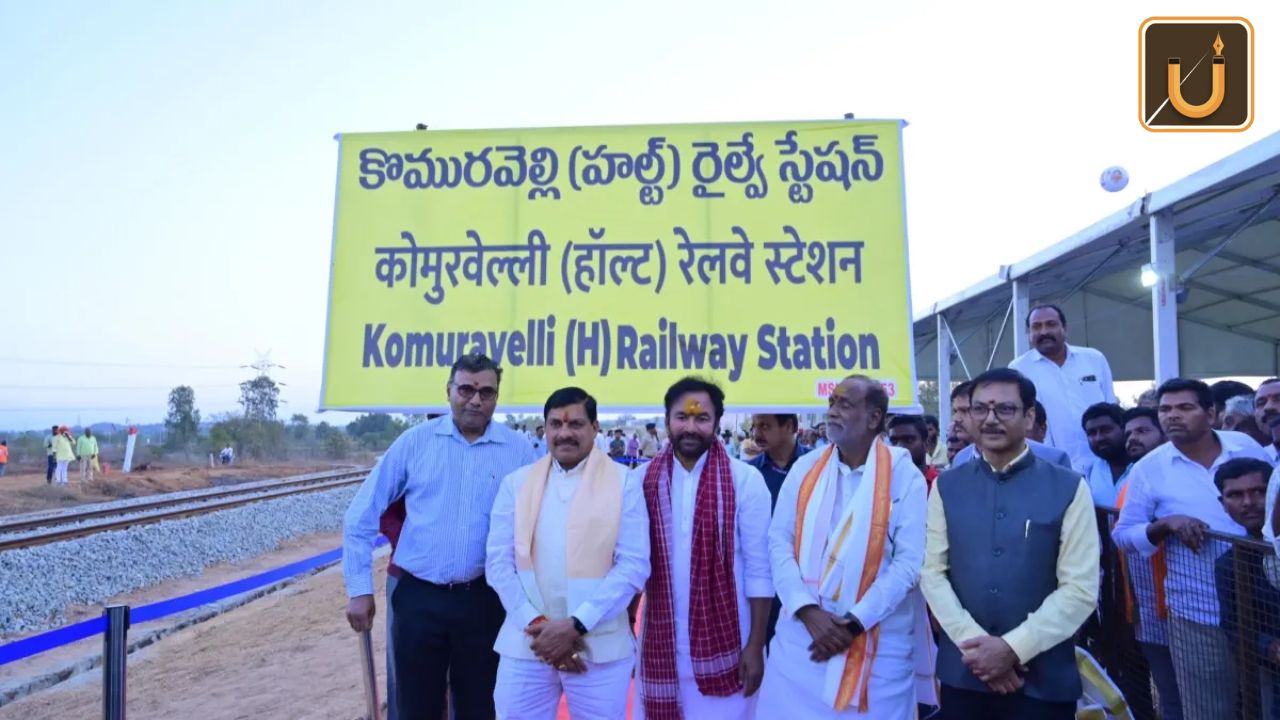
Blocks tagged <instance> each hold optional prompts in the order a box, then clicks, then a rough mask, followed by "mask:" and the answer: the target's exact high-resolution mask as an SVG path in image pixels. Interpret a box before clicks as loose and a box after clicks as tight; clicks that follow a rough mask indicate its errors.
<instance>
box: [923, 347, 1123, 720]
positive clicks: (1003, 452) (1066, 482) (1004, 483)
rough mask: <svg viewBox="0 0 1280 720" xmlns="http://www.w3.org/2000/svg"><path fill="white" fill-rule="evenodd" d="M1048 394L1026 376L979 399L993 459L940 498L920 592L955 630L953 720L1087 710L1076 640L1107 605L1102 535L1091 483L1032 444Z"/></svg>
mask: <svg viewBox="0 0 1280 720" xmlns="http://www.w3.org/2000/svg"><path fill="white" fill-rule="evenodd" d="M1035 400H1036V390H1035V386H1034V385H1032V383H1031V381H1030V380H1028V379H1027V378H1026V377H1024V376H1023V375H1021V374H1020V373H1018V372H1017V371H1016V370H1009V369H1004V368H1001V369H998V370H990V371H988V372H986V373H983V374H982V375H980V376H978V378H977V379H975V380H974V381H973V385H972V387H971V389H970V406H969V410H968V412H969V417H970V420H969V427H970V428H972V429H973V430H975V431H976V432H977V435H976V437H975V438H974V441H975V442H976V443H977V447H978V450H979V451H980V453H981V458H979V459H976V460H975V461H974V462H969V463H964V464H962V465H957V466H956V467H954V468H953V469H951V470H948V471H947V472H945V473H943V474H942V476H941V477H939V478H938V480H937V482H936V484H935V485H934V492H933V493H932V494H931V495H930V497H929V521H928V539H927V545H926V550H925V561H924V569H923V571H922V573H921V576H920V586H921V588H922V589H923V590H924V594H925V598H927V599H928V601H929V607H930V609H931V610H932V611H933V614H934V617H936V618H937V620H938V622H939V624H941V626H942V629H943V634H942V637H941V638H940V641H939V644H938V679H939V680H940V681H941V683H942V694H941V698H940V700H941V704H942V712H941V714H940V715H939V716H938V717H939V718H943V719H951V720H969V719H972V718H981V720H1026V719H1028V718H1035V719H1036V720H1058V719H1061V720H1070V719H1071V718H1074V717H1075V708H1076V702H1077V700H1078V699H1079V698H1080V694H1081V684H1080V674H1079V672H1078V671H1077V670H1076V661H1075V648H1074V647H1073V645H1072V638H1073V637H1074V636H1075V633H1076V631H1077V630H1078V629H1079V628H1080V626H1081V624H1083V623H1084V621H1085V620H1086V619H1087V618H1088V617H1089V614H1090V613H1092V612H1093V610H1094V607H1095V605H1096V604H1097V597H1098V564H1099V547H1098V528H1097V522H1096V521H1095V520H1094V514H1093V502H1092V498H1091V496H1090V493H1089V486H1088V484H1086V483H1085V482H1084V480H1083V479H1082V478H1081V477H1080V475H1079V474H1078V473H1076V472H1073V471H1072V470H1069V469H1067V468H1063V467H1060V466H1057V465H1054V464H1051V463H1048V462H1045V461H1044V460H1041V459H1039V458H1037V457H1036V456H1035V455H1034V454H1033V453H1032V452H1031V451H1030V450H1029V449H1028V446H1027V442H1026V436H1027V432H1028V430H1030V428H1031V423H1032V420H1033V417H1032V414H1033V412H1034V410H1033V408H1034V406H1035Z"/></svg>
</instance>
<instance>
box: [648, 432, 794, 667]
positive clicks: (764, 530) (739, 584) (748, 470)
mask: <svg viewBox="0 0 1280 720" xmlns="http://www.w3.org/2000/svg"><path fill="white" fill-rule="evenodd" d="M706 464H707V456H706V455H705V454H704V455H703V456H702V457H701V458H699V459H698V462H697V463H695V464H694V466H693V470H692V471H689V470H685V469H684V466H683V465H681V464H680V461H679V460H675V461H673V462H672V463H671V518H672V524H673V525H674V526H675V527H673V528H672V539H673V543H672V547H671V577H672V580H673V582H672V583H671V587H672V593H673V595H674V596H675V611H676V669H677V671H678V672H679V675H680V678H681V680H692V679H693V661H692V659H691V657H690V654H689V590H690V579H689V578H690V574H691V564H692V563H691V560H692V553H693V510H694V507H695V498H696V496H697V490H698V484H699V483H700V482H702V471H703V469H704V468H705V467H706ZM647 467H648V465H641V466H640V467H638V468H636V469H635V470H632V471H631V477H632V478H636V479H638V482H643V481H644V474H645V470H646V468H647ZM729 467H730V469H731V471H732V473H733V493H734V504H735V507H736V513H735V520H734V530H735V532H736V535H737V537H736V538H734V543H733V574H734V585H735V587H736V588H737V591H738V625H739V628H740V630H741V632H742V644H743V646H744V647H745V646H746V644H747V638H748V636H749V635H750V633H751V607H750V605H749V604H748V603H747V598H770V599H772V598H773V581H772V579H771V576H770V570H769V515H770V512H771V510H770V505H771V499H770V496H769V487H768V486H767V485H765V484H764V477H763V476H761V475H760V471H759V470H757V469H755V468H754V467H752V466H751V465H748V464H747V463H744V462H742V461H741V460H734V459H732V458H730V459H729Z"/></svg>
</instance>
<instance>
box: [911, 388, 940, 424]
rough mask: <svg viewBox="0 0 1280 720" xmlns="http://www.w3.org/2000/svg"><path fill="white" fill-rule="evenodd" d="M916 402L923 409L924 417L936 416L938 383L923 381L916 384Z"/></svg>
mask: <svg viewBox="0 0 1280 720" xmlns="http://www.w3.org/2000/svg"><path fill="white" fill-rule="evenodd" d="M916 388H917V389H916V400H917V401H918V402H919V403H920V407H923V408H924V414H925V415H934V416H936V415H937V414H938V383H937V381H936V380H924V381H922V382H920V383H917V384H916Z"/></svg>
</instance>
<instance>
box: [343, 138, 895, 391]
mask: <svg viewBox="0 0 1280 720" xmlns="http://www.w3.org/2000/svg"><path fill="white" fill-rule="evenodd" d="M901 128H902V123H901V122H900V121H897V120H878V121H854V120H846V121H835V122H790V123H729V124H714V125H664V126H630V127H602V128H554V129H537V130H485V131H444V132H440V131H434V130H433V131H427V132H397V133H376V134H349V135H342V136H341V137H340V149H339V164H338V191H337V199H336V207H335V219H334V239H333V257H332V269H331V281H330V288H329V314H328V325H327V339H326V342H325V368H324V388H323V390H322V391H321V395H322V397H321V406H322V408H324V409H327V410H375V409H377V410H387V411H406V412H407V411H427V410H431V409H441V408H443V407H445V406H446V393H445V385H446V382H447V380H448V374H449V367H450V365H452V363H453V361H454V360H455V359H457V358H458V357H459V355H460V354H462V353H467V352H474V351H479V352H482V353H484V354H486V355H488V356H490V357H492V358H494V359H495V360H496V361H497V362H498V363H499V364H500V365H501V366H502V367H503V377H502V388H501V392H502V395H501V400H500V403H501V407H502V408H504V409H510V410H517V409H522V410H531V409H538V410H540V409H541V408H542V405H543V402H544V401H545V400H546V397H547V396H548V395H549V394H550V393H551V391H553V390H555V389H556V388H560V387H564V386H566V385H578V386H581V387H583V388H585V389H587V390H588V391H589V392H591V393H592V394H593V395H595V396H596V398H597V399H598V400H599V401H600V404H601V405H602V407H604V408H606V409H608V410H614V411H622V410H651V409H655V408H661V406H662V393H663V391H664V389H665V388H666V387H667V385H668V384H670V383H672V382H674V381H675V380H677V379H678V378H680V377H682V376H684V375H688V374H696V375H700V376H704V377H709V378H711V379H714V380H716V381H718V382H720V383H721V385H722V386H723V387H724V389H725V393H726V395H727V399H726V402H727V405H728V406H729V407H730V408H733V409H736V410H753V409H759V410H775V411H779V412H781V411H786V410H796V411H804V410H814V409H817V408H821V407H825V405H826V398H827V395H828V394H829V393H830V391H831V388H832V387H833V386H834V385H835V384H836V383H837V382H838V381H839V380H840V379H841V378H843V377H845V376H846V375H849V374H852V373H862V374H865V375H869V376H870V377H872V378H875V379H877V380H879V381H881V382H882V383H883V384H884V385H885V387H886V388H887V389H888V390H889V392H890V397H891V398H892V405H893V406H894V407H899V408H903V407H911V406H914V405H915V397H914V395H915V366H914V353H913V351H912V340H911V338H912V335H911V317H910V305H911V303H910V297H909V292H908V279H907V243H906V217H905V206H904V200H903V174H902V173H903V171H902V132H901Z"/></svg>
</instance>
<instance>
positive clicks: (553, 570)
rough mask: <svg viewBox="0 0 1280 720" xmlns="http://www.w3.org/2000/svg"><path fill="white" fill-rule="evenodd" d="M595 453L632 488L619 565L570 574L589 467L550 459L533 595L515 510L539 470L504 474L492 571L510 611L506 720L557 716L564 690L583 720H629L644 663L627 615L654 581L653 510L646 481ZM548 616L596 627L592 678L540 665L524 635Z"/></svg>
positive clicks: (499, 703)
mask: <svg viewBox="0 0 1280 720" xmlns="http://www.w3.org/2000/svg"><path fill="white" fill-rule="evenodd" d="M593 456H598V459H597V462H600V463H606V464H607V465H605V466H604V467H606V468H608V471H609V472H612V473H616V477H617V478H618V480H619V481H620V482H622V483H623V487H622V492H621V516H620V518H619V520H618V527H617V540H616V542H615V544H614V547H613V566H612V568H610V569H609V571H608V573H607V574H606V575H605V576H604V577H603V578H601V579H596V580H584V579H579V578H571V577H570V572H569V569H570V568H569V562H568V556H569V554H570V553H571V552H572V549H571V548H569V547H568V538H569V530H568V527H569V524H570V520H571V509H572V508H573V501H574V499H575V496H576V494H577V492H578V488H579V486H580V483H581V482H582V481H583V478H584V475H585V474H586V473H585V470H586V466H587V464H588V463H587V461H583V462H582V463H580V464H579V465H578V466H577V467H575V468H574V469H573V470H570V471H568V472H566V471H565V470H564V469H562V468H561V467H560V465H559V463H557V462H555V460H554V459H551V458H547V460H550V465H551V467H550V472H549V474H548V476H547V485H546V488H545V490H544V492H543V494H542V501H541V505H540V507H539V509H538V512H537V520H536V530H535V532H534V534H533V541H532V553H531V554H532V571H533V581H534V584H535V585H536V591H535V592H532V593H531V592H530V590H531V588H530V587H529V578H527V577H526V578H525V579H524V581H522V579H521V577H520V573H519V571H518V562H517V550H516V543H517V535H518V533H517V524H518V523H517V521H516V514H517V512H518V507H519V500H520V498H521V489H522V487H523V485H524V483H525V482H527V481H528V477H529V474H530V472H529V471H530V467H537V466H538V464H537V463H535V464H534V465H533V466H526V467H524V468H521V469H520V470H517V471H515V472H513V473H512V474H510V475H508V476H507V477H506V478H504V479H503V481H502V485H501V487H500V488H499V490H498V495H497V497H496V499H495V500H494V505H493V512H492V514H491V516H490V526H489V538H488V543H487V548H486V565H485V575H486V578H487V580H488V582H489V584H490V585H491V586H492V587H493V588H494V590H495V591H497V593H498V596H499V597H500V598H501V600H502V604H503V607H505V608H506V610H507V619H506V621H505V622H504V623H503V626H502V629H501V630H500V631H499V633H498V639H497V642H496V643H495V644H494V650H495V651H496V652H498V654H499V655H500V656H501V660H500V661H499V664H498V678H497V683H496V685H495V687H494V705H495V707H496V709H497V713H498V717H499V718H510V719H512V720H515V719H517V718H536V719H537V720H551V719H553V718H554V717H555V716H556V712H557V708H558V707H559V703H560V696H561V694H562V693H563V694H564V695H565V696H566V699H567V702H568V705H569V712H570V714H571V715H572V717H573V718H575V720H594V719H596V718H599V719H601V720H605V719H611V718H620V717H622V716H624V715H625V713H626V707H627V688H628V686H629V685H630V682H631V672H632V669H633V667H634V666H635V640H634V637H633V635H632V632H631V627H630V620H629V618H628V617H627V612H626V610H627V605H628V604H629V603H630V602H631V599H632V598H633V597H635V595H636V594H638V593H639V592H640V591H641V590H642V589H643V588H644V582H645V580H646V579H647V578H648V576H649V514H648V511H647V510H646V509H645V504H644V492H643V489H642V487H641V483H640V481H639V480H637V479H635V478H632V477H628V476H627V475H626V470H625V469H623V468H621V466H618V465H617V464H616V463H613V462H612V461H611V460H609V458H607V457H604V455H603V454H602V453H599V451H598V450H597V451H593ZM592 520H594V519H589V520H588V521H587V522H588V526H587V527H588V533H587V535H588V536H596V533H594V532H591V531H592V530H594V529H595V528H594V527H593V526H592V525H591V524H590V523H591V521H592ZM539 615H544V616H546V618H547V619H549V620H559V619H563V618H567V617H569V616H574V617H576V618H578V620H580V621H581V622H582V623H583V625H585V626H586V627H587V629H588V633H587V635H586V636H585V638H584V639H583V640H584V644H585V645H586V649H585V650H584V651H582V652H581V653H580V655H581V658H582V660H583V662H584V663H585V664H586V666H587V672H585V673H582V674H577V673H568V672H561V671H559V670H556V669H555V668H553V667H551V666H550V665H547V664H546V663H544V662H542V661H541V660H540V659H538V657H537V656H536V655H535V654H534V653H533V650H532V649H531V643H532V640H531V638H529V637H528V636H527V635H525V632H524V630H525V628H526V627H528V625H529V623H530V622H532V621H533V620H534V619H535V618H537V617H538V616H539Z"/></svg>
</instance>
